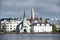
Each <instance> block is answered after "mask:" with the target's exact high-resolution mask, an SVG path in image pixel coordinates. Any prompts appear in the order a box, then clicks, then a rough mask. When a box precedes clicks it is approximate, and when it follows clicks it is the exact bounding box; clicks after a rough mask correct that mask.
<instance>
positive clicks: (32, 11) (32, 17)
mask: <svg viewBox="0 0 60 40" xmlns="http://www.w3.org/2000/svg"><path fill="white" fill-rule="evenodd" d="M31 19H32V20H33V19H34V10H33V8H31Z"/></svg>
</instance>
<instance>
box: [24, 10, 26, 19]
mask: <svg viewBox="0 0 60 40" xmlns="http://www.w3.org/2000/svg"><path fill="white" fill-rule="evenodd" d="M25 17H26V15H25V10H24V15H23V18H25Z"/></svg>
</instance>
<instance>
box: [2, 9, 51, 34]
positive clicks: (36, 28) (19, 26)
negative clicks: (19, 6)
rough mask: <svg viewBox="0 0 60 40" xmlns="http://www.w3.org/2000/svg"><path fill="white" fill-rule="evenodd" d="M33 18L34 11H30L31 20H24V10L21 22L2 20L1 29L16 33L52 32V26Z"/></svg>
mask: <svg viewBox="0 0 60 40" xmlns="http://www.w3.org/2000/svg"><path fill="white" fill-rule="evenodd" d="M41 22H42V21H41V20H39V19H35V18H34V10H33V8H32V10H31V20H27V19H26V15H25V10H24V15H23V19H22V20H3V21H1V28H4V30H5V31H6V32H11V31H13V30H16V32H19V33H22V32H27V33H31V32H37V33H38V32H52V26H51V25H50V24H48V23H44V22H45V21H43V22H42V23H41Z"/></svg>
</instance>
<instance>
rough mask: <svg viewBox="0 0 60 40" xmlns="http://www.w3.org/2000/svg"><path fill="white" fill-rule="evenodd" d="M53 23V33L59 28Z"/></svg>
mask: <svg viewBox="0 0 60 40" xmlns="http://www.w3.org/2000/svg"><path fill="white" fill-rule="evenodd" d="M51 25H52V26H53V27H52V28H53V33H55V32H56V30H57V29H56V25H54V24H51Z"/></svg>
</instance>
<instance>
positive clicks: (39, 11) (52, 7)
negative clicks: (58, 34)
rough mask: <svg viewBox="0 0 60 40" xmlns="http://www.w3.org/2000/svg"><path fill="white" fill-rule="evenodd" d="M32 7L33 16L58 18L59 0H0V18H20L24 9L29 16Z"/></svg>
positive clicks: (59, 10) (28, 16)
mask: <svg viewBox="0 0 60 40" xmlns="http://www.w3.org/2000/svg"><path fill="white" fill-rule="evenodd" d="M32 7H33V9H34V13H35V17H43V18H47V17H48V18H54V17H57V18H60V0H0V18H8V17H12V18H22V16H23V14H24V9H25V11H26V17H27V18H30V15H31V14H30V13H31V8H32Z"/></svg>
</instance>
